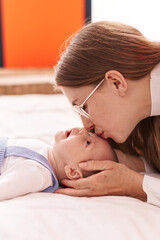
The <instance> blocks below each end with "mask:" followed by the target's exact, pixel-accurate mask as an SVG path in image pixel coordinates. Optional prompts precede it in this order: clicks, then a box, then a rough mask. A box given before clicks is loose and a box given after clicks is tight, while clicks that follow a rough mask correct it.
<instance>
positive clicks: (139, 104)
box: [128, 74, 151, 121]
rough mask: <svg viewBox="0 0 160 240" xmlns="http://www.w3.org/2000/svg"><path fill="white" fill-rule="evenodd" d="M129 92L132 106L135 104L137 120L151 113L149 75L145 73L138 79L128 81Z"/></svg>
mask: <svg viewBox="0 0 160 240" xmlns="http://www.w3.org/2000/svg"><path fill="white" fill-rule="evenodd" d="M128 84H129V87H130V89H131V92H130V93H129V94H130V96H131V101H132V106H135V108H136V110H135V113H136V115H137V117H138V121H141V120H142V119H144V118H147V117H149V116H150V113H151V93H150V75H149V74H148V75H146V76H145V77H144V78H142V79H140V80H129V81H128Z"/></svg>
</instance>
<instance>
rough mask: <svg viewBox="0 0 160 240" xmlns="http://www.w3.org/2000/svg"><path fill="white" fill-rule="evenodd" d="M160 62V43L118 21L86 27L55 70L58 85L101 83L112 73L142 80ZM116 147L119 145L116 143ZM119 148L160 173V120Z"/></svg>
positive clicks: (151, 121) (145, 126) (149, 123)
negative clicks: (111, 71) (140, 156)
mask: <svg viewBox="0 0 160 240" xmlns="http://www.w3.org/2000/svg"><path fill="white" fill-rule="evenodd" d="M159 62H160V42H152V41H149V40H147V39H146V38H145V37H144V36H143V35H142V34H141V32H139V31H138V30H137V29H135V28H133V27H131V26H128V25H125V24H121V23H116V22H96V23H90V24H88V25H86V26H84V27H83V28H82V29H81V30H80V31H79V33H77V34H75V36H74V37H73V38H72V40H71V41H70V43H69V45H68V46H67V48H66V50H65V51H64V53H63V54H62V56H61V59H60V61H59V62H58V64H57V66H56V69H55V80H56V84H57V85H58V86H72V87H79V86H84V85H89V84H94V85H95V84H97V83H98V82H100V80H101V79H103V78H104V75H105V73H106V72H107V71H109V70H113V69H114V70H117V71H119V72H120V73H121V74H122V75H123V76H124V77H125V78H128V79H130V80H135V81H136V80H139V79H141V78H142V77H144V76H146V75H147V74H150V72H151V70H152V69H153V68H154V66H155V65H156V64H157V63H159ZM114 144H116V143H114ZM116 146H117V147H118V148H119V149H121V150H123V151H124V152H127V153H132V154H136V155H142V156H144V157H145V158H146V160H147V161H148V163H149V164H150V165H151V166H152V167H154V168H155V169H157V170H158V171H160V117H159V116H157V117H149V118H147V119H144V120H142V121H141V122H140V123H139V124H138V125H137V126H136V128H135V129H134V130H133V132H132V133H131V135H130V136H129V137H128V139H127V141H126V142H125V143H123V144H116Z"/></svg>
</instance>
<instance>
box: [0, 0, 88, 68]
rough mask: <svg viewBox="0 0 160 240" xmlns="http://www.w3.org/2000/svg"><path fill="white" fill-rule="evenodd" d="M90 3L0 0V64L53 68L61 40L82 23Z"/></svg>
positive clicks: (71, 0) (77, 1)
mask: <svg viewBox="0 0 160 240" xmlns="http://www.w3.org/2000/svg"><path fill="white" fill-rule="evenodd" d="M90 2H91V1H88V0H87V1H86V0H76V1H75V0H67V1H66V0H59V1H55V0H47V1H45V0H33V1H28V0H0V6H1V9H0V10H1V11H0V12H1V31H0V34H1V35H0V37H1V39H0V50H1V53H0V56H1V57H0V59H1V61H0V66H4V67H7V68H25V67H52V66H53V65H54V64H56V62H57V60H58V59H59V49H60V46H61V45H62V43H63V42H64V40H65V39H66V38H68V37H69V36H70V35H71V34H72V33H74V32H75V31H76V30H78V29H79V28H80V27H82V25H83V24H84V21H85V18H86V16H87V14H88V13H89V12H88V10H89V7H90ZM87 17H88V16H87Z"/></svg>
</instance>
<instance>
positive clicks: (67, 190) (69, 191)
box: [55, 188, 91, 197]
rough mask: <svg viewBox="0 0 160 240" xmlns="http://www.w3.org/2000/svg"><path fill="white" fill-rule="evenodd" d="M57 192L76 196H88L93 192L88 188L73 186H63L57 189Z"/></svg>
mask: <svg viewBox="0 0 160 240" xmlns="http://www.w3.org/2000/svg"><path fill="white" fill-rule="evenodd" d="M55 193H59V194H65V195H69V196H75V197H84V196H85V197H87V196H91V194H89V191H88V189H79V190H77V189H72V188H61V189H58V190H56V191H55Z"/></svg>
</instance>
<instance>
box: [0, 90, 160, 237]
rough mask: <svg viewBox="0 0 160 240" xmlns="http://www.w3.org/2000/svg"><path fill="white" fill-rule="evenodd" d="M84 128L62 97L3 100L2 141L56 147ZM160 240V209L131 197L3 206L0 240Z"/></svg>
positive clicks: (47, 198) (29, 198) (47, 199)
mask: <svg viewBox="0 0 160 240" xmlns="http://www.w3.org/2000/svg"><path fill="white" fill-rule="evenodd" d="M73 126H82V124H81V122H80V120H79V118H78V117H77V116H76V115H75V114H74V113H73V112H72V110H71V108H70V106H69V104H68V102H67V100H66V99H65V97H64V96H63V95H24V96H2V97H0V135H1V136H2V135H3V136H4V135H5V136H6V135H7V136H15V137H19V136H22V137H25V136H26V137H34V138H40V139H43V140H44V141H46V142H50V141H53V138H54V134H55V133H56V131H58V130H61V129H67V128H70V127H73ZM1 239H2V240H8V239H14V240H41V239H42V240H43V239H44V240H50V239H54V240H72V239H76V240H97V239H108V240H112V239H113V240H159V239H160V209H159V208H157V207H155V206H152V205H149V204H147V203H144V202H141V201H140V200H137V199H134V198H129V197H116V196H106V197H93V198H84V197H83V198H78V197H69V196H65V195H59V194H50V193H34V194H28V195H26V196H23V197H19V198H15V199H11V200H8V201H3V202H0V240H1Z"/></svg>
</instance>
